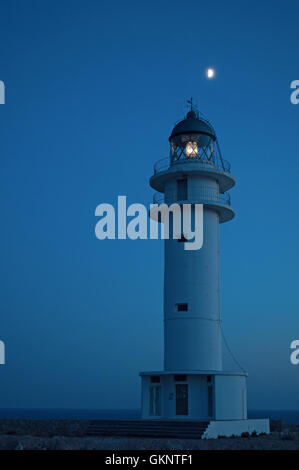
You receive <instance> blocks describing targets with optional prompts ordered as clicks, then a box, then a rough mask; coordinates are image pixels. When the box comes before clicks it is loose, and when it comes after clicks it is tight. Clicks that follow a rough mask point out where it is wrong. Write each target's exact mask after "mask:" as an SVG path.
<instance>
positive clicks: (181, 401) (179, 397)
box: [175, 384, 188, 416]
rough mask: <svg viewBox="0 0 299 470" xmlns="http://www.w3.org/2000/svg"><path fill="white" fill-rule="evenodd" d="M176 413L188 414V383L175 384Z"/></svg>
mask: <svg viewBox="0 0 299 470" xmlns="http://www.w3.org/2000/svg"><path fill="white" fill-rule="evenodd" d="M175 392H176V415H179V416H181V415H187V414H188V385H187V384H176V386H175Z"/></svg>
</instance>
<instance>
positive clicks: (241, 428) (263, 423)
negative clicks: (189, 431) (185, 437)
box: [202, 419, 270, 439]
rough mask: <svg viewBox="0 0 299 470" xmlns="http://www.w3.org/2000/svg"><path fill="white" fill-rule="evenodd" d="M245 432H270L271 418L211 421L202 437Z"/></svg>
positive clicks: (207, 437) (210, 437) (214, 437)
mask: <svg viewBox="0 0 299 470" xmlns="http://www.w3.org/2000/svg"><path fill="white" fill-rule="evenodd" d="M243 432H248V433H249V434H252V433H253V432H256V433H257V434H261V433H265V434H269V433H270V424H269V419H242V420H227V421H211V422H210V424H209V426H208V427H207V429H206V431H205V433H204V434H203V436H202V439H216V438H217V437H219V436H226V437H230V436H232V435H234V436H241V434H242V433H243Z"/></svg>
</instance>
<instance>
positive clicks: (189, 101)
mask: <svg viewBox="0 0 299 470" xmlns="http://www.w3.org/2000/svg"><path fill="white" fill-rule="evenodd" d="M187 103H188V104H190V111H193V98H192V96H191V98H190V100H187Z"/></svg>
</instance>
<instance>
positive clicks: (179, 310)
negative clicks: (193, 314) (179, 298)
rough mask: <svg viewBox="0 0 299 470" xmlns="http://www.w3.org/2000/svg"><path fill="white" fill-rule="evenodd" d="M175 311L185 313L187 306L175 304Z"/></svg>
mask: <svg viewBox="0 0 299 470" xmlns="http://www.w3.org/2000/svg"><path fill="white" fill-rule="evenodd" d="M176 309H177V311H178V312H187V311H188V304H176Z"/></svg>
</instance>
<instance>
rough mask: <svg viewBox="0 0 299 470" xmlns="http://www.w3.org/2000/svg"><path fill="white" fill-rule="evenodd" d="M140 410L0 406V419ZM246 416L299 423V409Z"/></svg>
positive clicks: (130, 415) (120, 414)
mask: <svg viewBox="0 0 299 470" xmlns="http://www.w3.org/2000/svg"><path fill="white" fill-rule="evenodd" d="M140 417H141V414H140V410H138V409H136V410H122V409H120V410H93V409H87V410H84V409H58V408H57V409H55V408H27V409H23V408H0V419H1V418H2V419H139V418H140ZM248 418H250V419H257V418H270V419H273V420H274V419H275V420H282V421H284V422H285V423H286V424H298V425H299V410H249V411H248Z"/></svg>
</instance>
